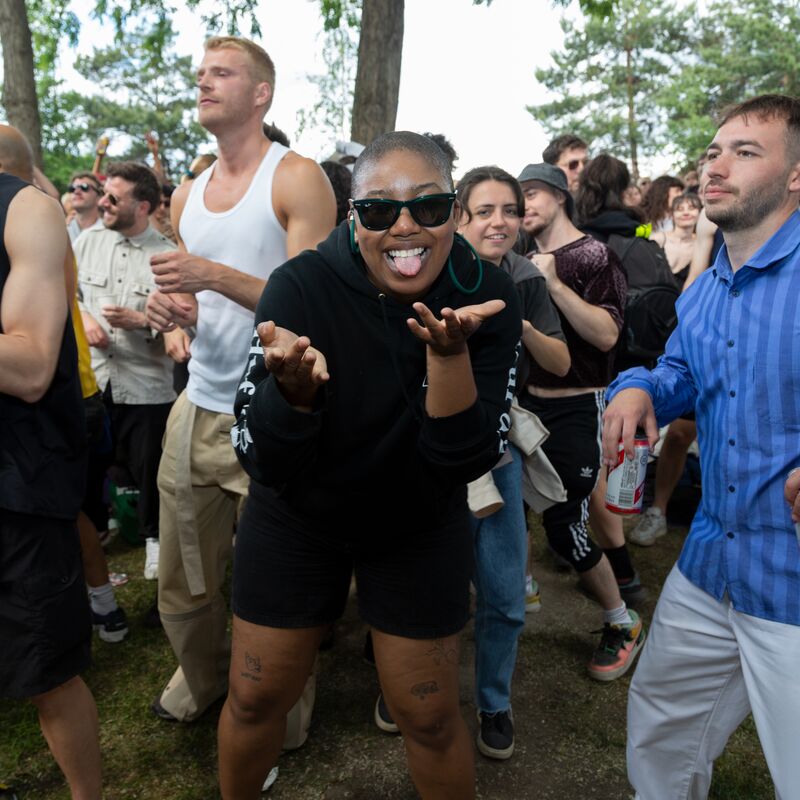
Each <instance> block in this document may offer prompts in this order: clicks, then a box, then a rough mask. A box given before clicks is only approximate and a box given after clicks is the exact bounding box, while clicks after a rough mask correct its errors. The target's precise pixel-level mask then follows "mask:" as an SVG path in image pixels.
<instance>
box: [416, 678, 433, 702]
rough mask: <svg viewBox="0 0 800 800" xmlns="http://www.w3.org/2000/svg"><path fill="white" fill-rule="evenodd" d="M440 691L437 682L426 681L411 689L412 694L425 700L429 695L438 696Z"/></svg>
mask: <svg viewBox="0 0 800 800" xmlns="http://www.w3.org/2000/svg"><path fill="white" fill-rule="evenodd" d="M438 691H439V684H438V683H436V681H425V682H424V683H415V684H414V685H413V686H412V687H411V694H413V695H414V697H418V698H419V699H420V700H424V699H425V698H426V697H427V696H428V695H429V694H436V692H438Z"/></svg>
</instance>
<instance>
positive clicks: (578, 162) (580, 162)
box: [567, 158, 587, 170]
mask: <svg viewBox="0 0 800 800" xmlns="http://www.w3.org/2000/svg"><path fill="white" fill-rule="evenodd" d="M586 161H587V159H585V158H576V159H573V160H572V161H570V162H569V163H568V164H567V169H569V170H576V169H578V167H580V166H584V167H585V166H586Z"/></svg>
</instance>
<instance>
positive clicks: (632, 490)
mask: <svg viewBox="0 0 800 800" xmlns="http://www.w3.org/2000/svg"><path fill="white" fill-rule="evenodd" d="M649 456H650V444H649V442H648V441H647V439H643V438H639V437H638V436H637V437H636V438H635V439H634V440H633V458H626V457H625V449H624V448H623V446H622V440H621V439H620V442H619V447H618V449H617V464H616V466H614V467H609V468H608V486H607V488H606V508H607V509H608V510H609V511H613V512H614V513H615V514H641V513H642V498H643V497H644V479H645V476H646V474H647V460H648V458H649Z"/></svg>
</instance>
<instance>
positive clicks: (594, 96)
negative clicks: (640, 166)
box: [528, 0, 695, 161]
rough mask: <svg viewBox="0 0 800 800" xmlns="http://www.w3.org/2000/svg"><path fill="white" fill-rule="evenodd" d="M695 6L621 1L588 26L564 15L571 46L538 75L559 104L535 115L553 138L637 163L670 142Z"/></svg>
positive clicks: (690, 43) (689, 50) (690, 46)
mask: <svg viewBox="0 0 800 800" xmlns="http://www.w3.org/2000/svg"><path fill="white" fill-rule="evenodd" d="M694 19H695V9H694V6H693V5H688V6H686V7H684V8H678V9H676V8H675V6H674V4H672V3H670V2H667V1H666V0H652V2H644V0H619V2H618V3H616V5H615V9H614V12H613V14H611V15H607V16H601V15H599V14H597V15H595V16H589V17H587V18H586V19H585V20H583V21H582V22H580V23H577V24H576V23H574V22H571V21H570V20H569V19H567V18H564V19H563V20H562V22H561V27H562V29H563V31H564V37H565V38H564V48H563V50H561V51H556V52H553V53H551V57H552V59H553V62H554V66H552V67H550V68H546V69H538V70H537V71H536V77H537V79H538V80H539V81H540V82H541V83H542V84H544V86H546V87H547V89H549V90H550V92H552V93H553V94H554V95H555V96H556V99H554V100H552V101H551V102H549V103H543V104H541V105H538V106H529V107H528V110H529V111H530V112H531V114H533V116H534V117H535V118H536V119H537V120H538V121H539V122H540V123H541V124H542V126H543V127H544V128H545V130H546V131H547V132H548V133H549V134H551V135H552V136H556V135H558V134H561V133H565V132H567V131H570V132H574V133H576V134H578V135H579V136H582V137H583V138H585V139H586V140H587V141H589V142H591V143H592V149H593V150H595V151H599V150H603V149H605V150H608V151H610V152H612V153H615V154H618V155H620V156H621V157H624V156H628V157H630V158H631V160H633V161H635V156H636V152H637V151H638V152H639V153H641V154H644V155H652V154H655V153H657V152H660V151H661V150H662V148H663V147H664V146H665V145H666V144H668V142H669V135H668V129H667V124H666V123H667V114H666V112H665V109H664V107H663V103H662V102H661V97H662V95H663V93H664V89H665V87H666V86H668V85H669V84H670V82H671V81H673V80H674V79H675V77H676V76H677V75H678V74H679V73H680V70H681V66H682V65H683V64H684V63H686V62H687V60H688V59H689V57H690V56H691V53H692V49H693V46H694V36H693V33H692V31H693V30H694V28H695V22H694Z"/></svg>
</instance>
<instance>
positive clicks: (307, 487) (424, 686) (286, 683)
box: [219, 132, 521, 800]
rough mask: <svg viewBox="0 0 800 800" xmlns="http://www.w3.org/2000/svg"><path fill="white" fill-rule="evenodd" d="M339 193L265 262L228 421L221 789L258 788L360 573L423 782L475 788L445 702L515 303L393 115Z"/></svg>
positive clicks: (378, 656)
mask: <svg viewBox="0 0 800 800" xmlns="http://www.w3.org/2000/svg"><path fill="white" fill-rule="evenodd" d="M352 191H353V198H354V199H353V200H352V201H351V215H350V218H349V220H348V221H345V222H344V223H342V224H341V225H340V226H339V227H338V228H337V229H336V230H334V232H333V233H332V234H331V236H330V237H329V238H328V239H327V240H326V241H324V242H322V243H321V244H320V245H319V246H318V248H317V250H316V251H306V252H304V253H302V254H301V255H299V256H298V257H297V258H294V259H292V260H291V261H289V262H288V263H287V264H285V265H284V266H282V267H280V268H279V269H277V270H276V271H275V272H273V273H272V275H271V277H270V279H269V282H268V284H267V287H266V289H265V290H264V294H263V295H262V297H261V300H260V302H259V305H258V308H257V309H256V320H257V322H258V323H259V324H258V326H257V329H256V334H255V335H254V338H253V343H252V346H251V349H250V354H249V362H248V364H247V367H246V369H245V374H244V377H243V379H242V383H241V385H240V388H239V392H238V394H237V399H236V415H237V422H236V424H235V426H234V428H233V430H232V432H231V433H232V439H233V442H234V446H235V448H236V451H237V454H238V456H239V459H240V460H241V462H242V464H243V465H244V467H245V468H246V469H247V471H248V473H249V474H250V475H251V477H252V482H251V486H250V496H249V499H248V501H247V504H246V506H245V510H244V513H243V515H242V518H241V520H240V523H239V526H238V529H237V541H236V556H235V563H234V576H233V611H234V620H233V645H232V655H231V669H230V693H229V696H228V700H227V702H226V704H225V707H224V708H223V712H222V715H221V718H220V725H219V752H220V778H221V784H222V795H223V797H224V798H226V799H227V798H234V797H235V798H237V800H241V799H242V798H251V797H252V798H256V797H258V796H259V790H260V788H261V782H262V781H263V779H264V777H265V776H266V774H267V772H268V771H269V769H270V768H271V767H272V766H273V765H274V763H275V761H276V759H277V757H278V754H279V752H280V748H281V743H282V740H283V732H284V729H285V717H286V713H287V711H288V710H289V709H290V708H291V707H292V705H293V704H294V703H295V701H296V700H297V699H298V697H299V696H300V693H301V692H302V690H303V686H304V684H305V681H306V677H307V676H308V674H309V672H310V671H311V669H312V665H313V663H314V659H315V655H316V651H317V647H318V645H319V642H320V640H321V638H322V636H323V634H324V633H325V632H326V630H327V629H328V627H329V626H330V625H331V624H332V623H333V622H335V621H336V619H337V618H338V617H339V616H340V615H341V613H342V611H343V609H344V606H345V603H346V601H347V595H348V588H349V585H350V580H351V576H352V574H353V573H355V578H356V584H357V587H358V606H359V611H360V614H361V616H362V618H363V619H364V620H365V621H366V622H367V623H368V624H369V625H370V627H371V630H372V634H373V642H374V649H375V661H376V666H377V668H378V674H379V677H380V682H381V689H382V696H381V698H379V703H378V704H377V706H376V718H377V719H380V721H381V727H383V728H384V729H386V728H390V729H391V728H394V727H395V726H396V728H399V730H400V732H401V733H402V734H403V737H404V744H405V749H406V754H407V758H408V765H409V770H410V772H411V777H412V779H413V781H414V783H415V785H416V787H417V790H418V791H419V793H420V794H421V795H422V797H424V798H455V797H457V798H467V799H468V798H472V797H474V792H475V789H474V767H473V759H472V746H471V743H470V740H469V735H468V733H467V728H466V725H465V724H464V721H463V719H462V718H461V714H460V711H459V702H458V661H459V632H460V631H461V629H462V628H463V626H464V625H465V623H466V621H467V619H468V616H469V580H470V576H471V572H472V533H471V522H470V516H469V512H468V509H467V504H466V489H465V485H466V483H467V482H469V481H471V480H474V479H475V478H477V477H479V476H480V475H482V474H483V473H485V472H486V471H488V470H489V469H491V467H492V466H493V465H494V464H495V463H496V462H497V460H498V458H499V457H500V455H501V454H502V453H503V452H504V451H505V449H506V447H507V442H506V433H507V431H508V427H509V417H508V409H509V403H510V399H511V396H512V394H513V386H514V384H513V381H514V371H515V365H516V357H517V346H518V343H519V338H520V332H521V325H520V319H521V312H520V306H519V301H518V299H517V295H516V293H515V291H514V286H513V283H512V282H511V280H510V279H509V277H508V276H507V275H506V274H505V273H503V272H502V271H501V270H500V269H498V268H497V267H495V266H494V265H492V264H488V263H483V261H482V260H481V259H480V258H478V256H477V254H476V253H475V251H474V250H473V249H472V248H471V247H470V246H469V245H468V244H467V243H466V242H465V241H464V240H463V239H462V238H461V237H459V236H457V235H456V220H457V217H458V205H457V203H456V202H455V194H454V193H453V184H452V178H451V176H450V173H449V164H448V162H447V160H446V158H445V157H444V156H443V154H442V152H441V151H440V150H439V149H438V147H437V146H436V145H435V144H434V143H433V142H431V141H430V140H429V139H427V138H425V137H423V136H419V135H417V134H413V133H407V132H395V133H389V134H385V135H384V136H381V137H379V138H378V139H376V140H375V141H374V142H372V143H371V144H370V145H369V146H368V147H367V148H366V149H365V150H364V152H363V153H362V154H361V156H360V157H359V159H358V161H357V162H356V164H355V168H354V172H353V190H352Z"/></svg>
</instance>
